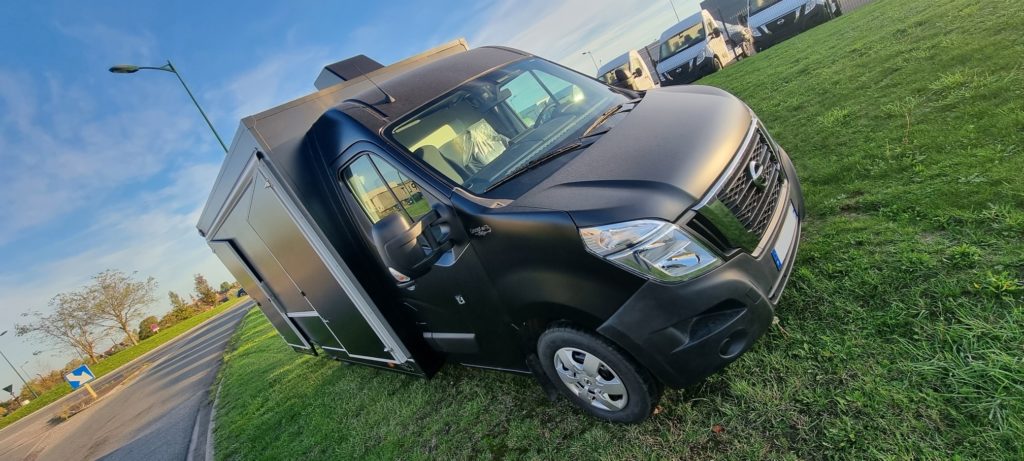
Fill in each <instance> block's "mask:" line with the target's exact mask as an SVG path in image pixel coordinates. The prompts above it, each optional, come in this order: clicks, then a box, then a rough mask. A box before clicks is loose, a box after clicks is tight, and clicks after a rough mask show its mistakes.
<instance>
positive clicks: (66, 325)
mask: <svg viewBox="0 0 1024 461" xmlns="http://www.w3.org/2000/svg"><path fill="white" fill-rule="evenodd" d="M50 306H51V307H53V308H54V309H53V312H51V313H49V314H43V313H41V312H38V311H33V312H26V313H24V314H21V315H22V316H23V317H28V318H30V319H31V321H30V322H29V323H26V324H17V325H15V326H14V330H15V331H16V332H17V334H18V336H25V335H30V336H32V337H34V338H36V339H37V340H39V341H42V342H45V343H51V344H52V343H57V344H63V345H67V346H70V347H72V348H74V349H75V350H76V351H78V352H79V353H80V354H81V355H82V356H84V357H88V358H89V361H90V362H92V363H96V360H97V358H98V357H97V356H98V355H99V354H98V351H97V350H96V347H97V343H98V342H99V341H100V340H101V339H103V337H104V336H103V329H102V328H101V326H100V325H99V323H98V322H97V321H96V317H95V313H94V311H93V302H92V298H91V297H90V295H89V293H88V290H79V291H71V292H67V293H60V294H58V295H57V296H54V297H53V299H51V300H50Z"/></svg>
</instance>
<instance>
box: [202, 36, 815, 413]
mask: <svg viewBox="0 0 1024 461" xmlns="http://www.w3.org/2000/svg"><path fill="white" fill-rule="evenodd" d="M359 59H360V61H359V62H360V63H362V64H363V65H362V66H356V68H366V67H368V68H370V69H372V70H371V71H368V73H366V74H357V75H352V74H351V72H349V73H346V72H344V71H340V75H335V77H337V78H334V77H332V78H334V81H333V82H331V83H333V84H329V85H323V89H321V90H320V91H318V92H316V93H313V94H311V95H309V96H306V97H303V98H300V99H297V100H295V101H292V102H289V103H286V104H284V105H281V106H279V107H275V108H273V109H270V110H267V111H265V112H262V113H260V114H257V115H253V116H251V117H247V118H245V119H243V120H242V125H241V127H240V129H239V130H238V132H237V134H236V135H235V138H234V141H233V142H232V145H231V150H230V153H229V155H228V157H227V159H226V161H225V162H224V165H223V167H222V169H221V172H220V175H219V176H218V178H217V181H216V184H215V185H214V188H213V191H212V192H211V194H210V198H209V201H208V203H207V206H206V208H205V210H204V212H203V214H202V216H201V218H200V221H199V224H198V228H199V231H200V233H201V234H202V235H203V236H204V238H206V240H207V241H208V243H209V245H210V246H211V248H212V249H213V250H214V252H215V253H216V254H217V255H218V257H219V258H220V259H221V260H222V261H223V262H224V264H225V265H226V266H227V268H228V269H229V270H230V271H231V272H232V274H234V276H235V277H236V278H237V280H238V281H239V282H240V283H241V285H242V287H244V289H245V290H246V291H247V292H248V293H249V294H250V296H252V297H253V298H254V299H255V300H256V301H257V302H258V303H259V306H260V308H261V309H262V311H263V313H264V314H266V316H267V318H268V319H269V320H270V322H271V323H272V324H273V325H274V327H275V328H276V329H277V331H278V332H279V333H280V335H281V337H282V338H283V339H284V340H285V342H287V343H288V344H289V345H290V346H291V347H292V348H293V349H294V350H296V351H298V352H304V353H308V354H314V355H316V354H324V355H326V356H328V357H331V358H335V359H339V360H344V361H349V362H356V363H361V364H366V365H371V366H376V367H380V368H383V369H389V370H394V371H398V372H403V373H407V374H412V375H418V376H423V377H430V376H431V375H433V374H434V373H435V372H436V371H437V370H438V368H439V367H440V366H441V364H442V363H443V362H444V361H453V362H458V363H461V364H464V365H468V366H474V367H481V368H489V369H495V370H503V371H509V372H515V373H525V374H532V375H534V376H535V377H537V379H538V380H539V381H540V383H541V384H542V385H543V386H545V387H546V389H548V390H549V391H551V390H553V389H555V388H557V389H558V390H560V391H561V392H562V393H563V394H564V395H565V396H566V397H568V398H569V399H570V400H572V401H573V402H574V403H576V404H577V405H579V407H580V408H582V409H584V410H585V411H587V412H588V413H590V414H592V415H595V416H597V417H599V418H603V419H606V420H610V421H618V422H637V421H641V420H643V419H644V418H646V417H647V416H648V415H649V414H650V413H651V411H652V409H653V408H654V406H655V404H656V403H657V401H658V399H659V397H660V393H661V389H662V388H663V386H669V387H673V388H679V387H683V386H686V385H689V384H692V383H694V382H697V381H699V380H701V379H703V378H705V377H706V376H708V375H710V374H712V373H714V372H716V371H717V370H720V369H722V368H723V367H724V366H726V365H727V364H728V363H730V362H732V361H733V360H736V358H737V357H739V355H740V354H742V353H743V352H744V351H746V350H747V349H748V348H749V347H750V346H751V344H752V343H753V342H754V341H755V340H756V339H757V338H758V337H760V336H761V335H762V334H764V332H765V331H766V330H767V329H768V327H769V325H771V323H772V318H773V311H774V306H775V305H776V303H777V302H778V299H779V296H780V295H781V293H782V289H783V287H784V285H785V283H786V280H787V278H788V276H789V273H790V271H791V269H792V265H793V260H794V257H795V254H796V249H797V246H798V243H799V237H800V227H801V219H802V218H803V213H804V211H803V210H804V207H803V199H802V198H801V195H800V187H799V183H798V181H797V177H796V172H795V171H794V169H793V164H792V162H791V161H790V160H789V158H788V157H787V155H786V152H785V151H784V150H783V149H782V148H781V147H779V145H778V144H776V143H775V141H774V140H772V138H771V136H770V135H769V134H768V131H767V130H766V129H765V128H764V126H763V125H762V124H761V123H760V122H759V121H758V119H757V117H756V116H755V115H754V114H753V113H752V112H751V110H750V109H749V108H748V107H747V106H746V105H745V104H743V102H741V101H740V100H738V99H736V98H735V97H733V96H731V95H729V94H727V93H725V92H724V91H721V90H718V89H714V88H710V87H701V86H677V87H673V88H663V89H654V90H650V91H647V92H646V93H642V92H633V91H630V90H624V89H619V88H611V87H608V86H605V85H604V84H602V83H600V82H598V81H597V80H594V79H592V78H590V77H587V76H585V75H582V74H579V73H577V72H575V71H572V70H569V69H566V68H564V67H562V66H559V65H557V64H554V63H551V62H549V61H546V60H544V59H541V58H538V57H536V56H533V55H530V54H528V53H524V52H521V51H517V50H512V49H508V48H500V47H485V48H477V49H473V50H469V49H468V47H467V46H466V43H465V42H464V41H461V40H459V41H456V42H452V43H449V44H447V45H443V46H441V47H438V48H435V49H433V50H430V51H428V52H426V53H423V54H421V55H418V56H415V57H412V58H409V59H406V60H404V61H401V62H398V63H395V64H392V65H390V66H387V67H384V66H380V65H367V64H366V61H367V60H368V58H366V57H365V56H360V57H359ZM371 61H372V60H371ZM344 64H345V62H342V63H338V64H336V65H333V67H332V66H329V67H328V69H327V70H325V72H328V71H329V70H331V69H334V70H337V69H350V70H351V68H352V67H351V66H348V67H346V66H345V65H344ZM332 72H333V71H332ZM322 76H323V74H322ZM318 82H320V80H318Z"/></svg>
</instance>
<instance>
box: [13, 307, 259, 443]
mask: <svg viewBox="0 0 1024 461" xmlns="http://www.w3.org/2000/svg"><path fill="white" fill-rule="evenodd" d="M250 306H252V303H251V302H245V303H242V304H241V305H239V306H238V307H235V308H233V309H231V310H230V311H228V312H226V313H224V314H221V315H220V316H218V317H217V318H215V319H213V320H212V321H210V322H208V323H206V324H205V325H202V326H200V327H199V328H197V329H195V330H193V331H192V332H190V333H187V334H186V335H185V336H183V337H181V338H179V339H178V340H176V341H175V342H173V343H171V344H170V345H167V346H165V347H164V348H163V349H159V350H157V351H156V352H154V353H152V354H150V355H149V356H148V357H146V358H145V359H143V360H139V361H138V362H136V363H135V364H134V365H136V367H133V368H135V369H137V370H141V371H138V373H137V374H136V375H134V376H133V377H132V378H130V379H129V380H127V381H125V382H124V384H123V385H120V386H117V387H114V388H112V389H110V390H109V393H107V394H106V395H103V396H102V397H101V399H100V400H99V401H98V402H96V403H95V404H94V405H92V406H90V407H89V408H87V409H85V410H83V411H82V412H80V413H78V414H76V415H75V416H73V417H72V418H70V419H68V420H67V421H64V422H62V423H59V424H54V423H53V422H51V419H52V418H53V416H54V415H55V414H57V413H59V412H60V411H61V409H62V408H63V407H64V406H65V405H68V400H65V401H63V402H58V403H56V404H53V405H50V406H49V407H47V408H44V409H42V410H40V411H37V412H35V413H33V414H31V415H29V416H27V417H25V418H23V419H21V420H20V421H18V422H16V423H14V424H12V425H10V426H8V427H6V428H4V429H3V430H2V431H0V460H15V459H27V460H61V461H66V460H94V459H104V460H144V461H160V460H175V461H182V460H186V459H196V460H202V459H204V458H203V456H202V453H204V450H203V449H202V448H203V447H204V446H205V444H206V428H207V427H208V426H207V423H208V417H209V409H210V396H209V392H210V387H211V386H212V385H213V382H214V378H215V377H216V374H217V369H218V367H219V365H220V359H221V356H222V355H223V353H224V348H225V346H226V345H227V341H228V339H230V338H231V335H232V333H234V331H235V328H236V327H237V326H238V322H239V321H240V320H241V319H242V316H244V315H245V313H246V312H247V311H248V307H250ZM119 381H121V379H117V377H116V376H110V375H108V376H104V377H103V378H101V379H98V380H96V381H94V384H97V385H100V386H103V385H104V383H105V382H106V383H107V384H106V385H107V386H111V385H112V384H110V383H113V382H119ZM94 387H95V386H94ZM101 393H102V392H101ZM75 394H79V395H75V397H73V399H79V398H85V397H88V394H86V393H85V392H84V390H80V391H77V392H76V393H75ZM72 401H73V400H72ZM197 425H198V428H197ZM193 439H195V442H194V445H195V447H194V448H195V449H193V450H190V446H192V445H193ZM190 452H191V453H190ZM190 454H191V455H196V454H198V456H191V457H190Z"/></svg>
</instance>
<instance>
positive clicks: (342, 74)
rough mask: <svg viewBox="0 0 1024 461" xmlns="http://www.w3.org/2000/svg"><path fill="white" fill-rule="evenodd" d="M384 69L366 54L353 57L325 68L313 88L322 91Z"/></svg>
mask: <svg viewBox="0 0 1024 461" xmlns="http://www.w3.org/2000/svg"><path fill="white" fill-rule="evenodd" d="M383 67H384V65H383V64H381V63H379V62H377V61H374V60H373V59H370V58H368V57H367V56H366V55H364V54H360V55H358V56H353V57H351V58H348V59H345V60H342V61H338V62H336V63H334V64H328V65H326V66H324V70H322V71H320V75H319V76H318V77H317V78H316V81H315V82H313V86H315V87H316V89H317V90H322V89H324V88H327V87H330V86H333V85H337V84H339V83H342V82H347V81H349V80H352V79H354V78H357V77H360V76H362V75H365V74H368V73H370V72H373V71H375V70H377V69H380V68H383Z"/></svg>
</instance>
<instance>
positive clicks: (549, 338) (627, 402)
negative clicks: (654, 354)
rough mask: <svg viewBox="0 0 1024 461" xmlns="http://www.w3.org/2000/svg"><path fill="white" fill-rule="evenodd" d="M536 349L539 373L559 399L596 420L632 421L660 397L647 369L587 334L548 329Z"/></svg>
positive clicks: (646, 412)
mask: <svg viewBox="0 0 1024 461" xmlns="http://www.w3.org/2000/svg"><path fill="white" fill-rule="evenodd" d="M537 351H538V355H539V357H540V360H541V366H542V367H543V368H544V372H545V373H546V374H547V375H548V378H550V379H551V381H552V382H553V383H555V386H556V387H558V389H559V390H560V391H561V392H562V395H564V396H565V397H566V398H568V399H569V400H570V401H572V402H573V403H574V404H575V405H576V406H578V407H580V408H581V409H583V411H586V412H587V413H590V414H591V415H593V416H596V417H598V418H601V419H604V420H608V421H612V422H618V423H638V422H640V421H643V420H644V419H647V417H648V416H649V415H650V414H651V412H652V411H653V410H654V406H655V405H656V404H657V403H658V399H659V398H660V397H661V390H660V388H659V386H658V385H657V383H656V382H655V380H654V378H653V377H651V375H650V373H649V372H647V370H645V369H644V368H643V367H641V366H640V365H638V364H637V363H635V362H634V361H633V360H632V359H631V358H629V357H628V356H626V355H625V354H624V353H622V352H621V351H619V350H618V348H616V347H615V346H614V345H613V344H611V343H610V342H608V341H607V340H606V339H604V338H601V337H599V336H597V335H594V334H592V333H589V332H586V331H583V330H579V329H576V328H571V327H557V328H552V329H550V330H548V331H545V332H544V333H543V334H542V335H541V336H540V339H539V340H538V341H537Z"/></svg>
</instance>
